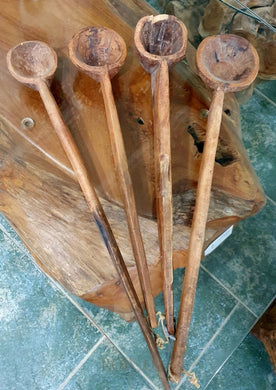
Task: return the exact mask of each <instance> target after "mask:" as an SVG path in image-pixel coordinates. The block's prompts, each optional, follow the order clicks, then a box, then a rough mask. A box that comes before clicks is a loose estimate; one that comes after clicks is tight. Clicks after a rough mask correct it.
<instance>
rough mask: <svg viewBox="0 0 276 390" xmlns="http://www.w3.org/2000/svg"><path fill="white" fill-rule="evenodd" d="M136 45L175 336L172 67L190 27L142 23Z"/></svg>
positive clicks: (169, 21)
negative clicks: (147, 92)
mask: <svg viewBox="0 0 276 390" xmlns="http://www.w3.org/2000/svg"><path fill="white" fill-rule="evenodd" d="M134 43H135V46H136V49H137V52H138V56H139V58H140V62H141V64H142V66H143V68H144V69H145V70H146V71H147V72H148V73H151V81H152V95H153V116H154V154H155V182H156V198H157V218H158V232H159V242H160V252H161V264H162V271H163V295H164V305H165V314H166V323H167V328H168V332H169V333H170V334H174V315H173V290H172V284H173V263H172V230H173V221H172V179H171V140H170V101H169V72H168V68H169V66H172V65H173V64H174V63H176V62H178V61H180V60H181V59H182V58H183V57H184V55H185V50H186V44H187V31H186V27H185V26H184V24H183V23H182V22H180V20H178V19H177V18H176V17H174V16H170V15H158V16H145V17H143V18H142V19H140V20H139V22H138V24H137V26H136V29H135V35H134Z"/></svg>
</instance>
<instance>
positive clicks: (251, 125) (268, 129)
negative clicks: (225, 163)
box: [240, 92, 276, 201]
mask: <svg viewBox="0 0 276 390" xmlns="http://www.w3.org/2000/svg"><path fill="white" fill-rule="evenodd" d="M240 113H241V128H242V139H243V142H244V145H245V148H246V150H247V152H248V154H249V159H250V161H251V163H252V165H253V167H254V169H255V171H256V174H257V176H258V178H259V181H260V183H261V184H262V186H263V189H264V191H265V193H266V195H268V196H269V197H270V198H272V199H273V200H274V201H276V180H275V175H276V154H275V150H276V137H275V132H276V108H275V106H274V105H272V104H271V103H269V101H268V100H267V99H265V98H264V97H262V96H260V95H259V94H258V93H257V92H254V94H253V96H252V98H251V99H250V100H249V101H248V102H247V103H246V104H244V105H242V106H241V107H240Z"/></svg>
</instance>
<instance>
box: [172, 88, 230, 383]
mask: <svg viewBox="0 0 276 390" xmlns="http://www.w3.org/2000/svg"><path fill="white" fill-rule="evenodd" d="M223 99H224V92H223V91H220V90H218V91H215V92H214V94H213V98H212V102H211V105H210V109H209V116H208V122H207V129H206V140H205V144H204V149H203V154H202V160H201V165H200V171H199V177H198V186H197V193H196V204H195V211H194V216H193V222H192V228H191V235H190V243H189V249H188V257H187V266H186V269H185V276H184V282H183V288H182V295H181V301H180V308H179V315H178V321H177V328H176V342H175V344H174V348H173V352H172V360H171V367H170V372H171V379H172V380H173V381H174V380H176V381H177V382H178V381H179V380H180V377H181V372H182V367H183V361H184V355H185V350H186V344H187V339H188V333H189V327H190V322H191V317H192V310H193V305H194V299H195V292H196V285H197V279H198V272H199V266H200V261H201V257H202V249H203V244H204V239H205V229H206V222H207V216H208V209H209V204H210V196H211V186H212V178H213V171H214V166H215V156H216V150H217V145H218V138H219V132H220V126H221V119H222V109H223Z"/></svg>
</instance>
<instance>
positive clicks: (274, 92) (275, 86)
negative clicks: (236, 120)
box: [257, 80, 276, 103]
mask: <svg viewBox="0 0 276 390" xmlns="http://www.w3.org/2000/svg"><path fill="white" fill-rule="evenodd" d="M257 89H258V90H259V91H261V92H262V93H263V94H264V95H265V96H267V97H268V98H269V99H270V100H272V101H273V102H274V103H276V80H272V81H266V82H263V83H262V84H258V85H257Z"/></svg>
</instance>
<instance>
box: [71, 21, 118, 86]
mask: <svg viewBox="0 0 276 390" xmlns="http://www.w3.org/2000/svg"><path fill="white" fill-rule="evenodd" d="M69 56H70V58H71V61H72V62H73V63H74V65H75V66H76V67H77V68H78V69H79V70H80V71H82V72H84V73H86V74H88V75H89V76H90V77H91V78H93V79H94V80H96V81H100V76H101V75H102V74H103V73H104V72H106V70H107V71H108V74H109V77H110V78H112V77H114V76H115V75H116V73H118V71H119V70H120V68H121V66H122V65H123V63H124V61H125V58H126V44H125V42H124V40H123V39H122V38H121V36H120V35H119V34H117V33H116V32H115V31H113V30H111V29H109V28H106V27H86V28H84V29H82V30H80V31H79V32H78V33H76V34H75V35H74V36H73V38H72V40H71V42H70V44H69Z"/></svg>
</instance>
